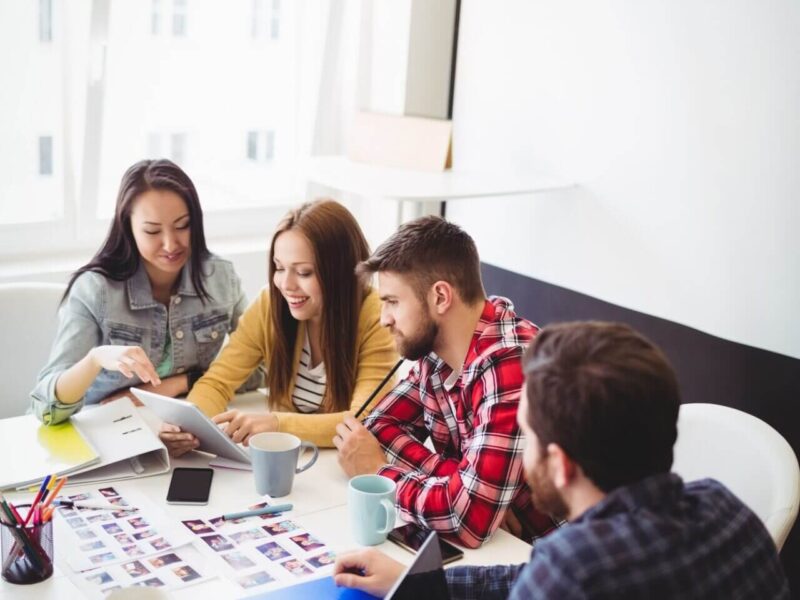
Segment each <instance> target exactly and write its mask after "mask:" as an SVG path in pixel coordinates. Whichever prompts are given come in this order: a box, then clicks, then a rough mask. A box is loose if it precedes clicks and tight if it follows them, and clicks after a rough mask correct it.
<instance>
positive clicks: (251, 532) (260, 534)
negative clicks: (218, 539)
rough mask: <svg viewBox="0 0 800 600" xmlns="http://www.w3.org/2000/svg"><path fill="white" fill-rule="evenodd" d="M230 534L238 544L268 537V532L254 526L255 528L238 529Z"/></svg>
mask: <svg viewBox="0 0 800 600" xmlns="http://www.w3.org/2000/svg"><path fill="white" fill-rule="evenodd" d="M229 535H230V538H231V539H232V540H233V541H234V542H236V543H237V544H241V543H243V542H247V541H251V540H260V539H261V538H265V537H267V534H266V533H264V531H263V530H262V529H259V528H258V527H254V528H253V529H247V530H245V531H237V532H236V533H231V534H229Z"/></svg>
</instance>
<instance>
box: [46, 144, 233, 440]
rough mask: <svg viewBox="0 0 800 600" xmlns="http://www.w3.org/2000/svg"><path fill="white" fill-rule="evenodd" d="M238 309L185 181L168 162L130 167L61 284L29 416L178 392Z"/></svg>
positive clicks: (229, 274)
mask: <svg viewBox="0 0 800 600" xmlns="http://www.w3.org/2000/svg"><path fill="white" fill-rule="evenodd" d="M245 307H246V300H245V296H244V293H243V292H242V289H241V285H240V282H239V278H238V276H237V275H236V273H235V272H234V270H233V266H232V265H231V263H230V262H228V261H225V260H222V259H220V258H218V257H216V256H214V255H212V254H211V253H210V252H209V251H208V248H207V247H206V241H205V236H204V234H203V213H202V211H201V209H200V202H199V200H198V197H197V191H196V190H195V187H194V184H193V183H192V181H191V180H190V179H189V177H188V176H187V175H186V174H185V173H184V172H183V171H182V170H181V169H180V167H178V166H177V165H175V164H174V163H172V162H171V161H168V160H143V161H141V162H138V163H136V164H135V165H133V166H132V167H130V168H129V169H128V170H127V171H126V173H125V175H124V176H123V177H122V182H121V184H120V190H119V194H118V196H117V204H116V210H115V214H114V220H113V222H112V224H111V228H110V230H109V233H108V237H107V238H106V241H105V242H104V244H103V246H102V248H101V249H100V251H99V252H98V253H97V254H96V255H95V257H94V258H93V259H92V260H91V261H90V262H89V263H88V264H86V265H84V266H83V267H81V268H80V269H78V270H77V271H76V272H75V274H74V275H73V276H72V279H71V280H70V282H69V286H68V287H67V291H66V293H65V294H64V300H63V302H62V306H61V308H60V310H59V325H58V332H57V334H56V339H55V341H54V342H53V347H52V349H51V351H50V358H49V361H48V363H47V365H46V366H45V367H44V369H42V371H41V372H40V373H39V377H38V382H37V385H36V387H35V388H34V390H33V392H32V393H31V395H32V401H33V410H34V412H35V414H36V415H37V416H38V417H39V419H41V420H42V421H43V422H44V423H47V424H55V423H59V422H61V421H64V420H66V419H68V418H69V416H70V415H72V414H73V413H75V412H77V411H78V410H80V409H81V407H82V406H83V405H84V404H97V403H99V402H102V401H106V400H112V399H115V398H118V397H120V396H122V395H126V394H127V393H128V388H129V387H131V386H138V387H141V388H143V389H148V390H151V391H155V392H158V393H160V394H164V395H167V396H177V395H180V394H185V393H187V392H188V391H189V389H191V387H192V384H193V383H194V381H196V380H197V379H198V378H199V376H200V375H202V373H203V372H204V371H205V370H206V369H207V368H208V365H209V364H210V363H211V361H212V360H213V359H214V357H215V356H216V354H217V352H218V351H219V349H220V347H221V346H222V342H223V340H224V338H225V334H226V333H228V332H230V331H232V330H233V329H234V328H235V327H236V323H237V321H238V319H239V316H240V315H241V314H242V312H243V311H244V309H245Z"/></svg>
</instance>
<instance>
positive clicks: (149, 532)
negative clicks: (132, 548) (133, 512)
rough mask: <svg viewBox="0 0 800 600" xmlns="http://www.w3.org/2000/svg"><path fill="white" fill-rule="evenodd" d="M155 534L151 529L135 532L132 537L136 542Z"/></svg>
mask: <svg viewBox="0 0 800 600" xmlns="http://www.w3.org/2000/svg"><path fill="white" fill-rule="evenodd" d="M155 534H156V532H155V531H153V530H152V529H145V530H144V531H137V532H136V533H134V534H133V537H135V538H136V539H137V540H143V539H144V538H149V537H152V536H154V535H155Z"/></svg>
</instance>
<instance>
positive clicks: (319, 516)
mask: <svg viewBox="0 0 800 600" xmlns="http://www.w3.org/2000/svg"><path fill="white" fill-rule="evenodd" d="M263 404H264V396H263V394H258V393H255V392H254V393H250V394H245V395H242V396H240V397H238V398H237V399H236V401H235V403H234V404H233V406H235V407H236V408H239V409H241V410H245V411H248V412H250V411H256V410H261V409H263ZM211 458H212V457H211V456H209V455H206V454H201V453H197V452H193V453H190V454H189V455H186V456H183V457H181V458H177V459H173V460H172V465H173V466H174V467H181V466H185V467H204V466H207V465H208V462H209V460H211ZM169 481H170V475H169V473H167V474H163V475H158V476H155V477H143V478H139V479H129V480H125V481H119V482H114V483H112V484H110V485H113V486H114V487H115V488H116V489H117V490H118V491H119V492H120V493H121V494H122V495H125V494H126V493H130V491H132V490H136V491H137V492H138V493H144V494H146V495H147V496H148V498H150V500H151V501H152V502H154V503H155V504H156V505H158V506H159V508H160V509H161V510H162V511H164V512H165V513H166V514H167V515H168V516H169V517H170V518H171V519H174V520H176V521H178V520H184V519H191V518H206V517H216V516H219V515H220V514H222V513H223V512H229V511H236V510H243V509H246V508H247V507H248V506H250V505H253V504H256V503H257V502H259V501H260V500H261V497H260V496H259V495H258V494H257V493H256V490H255V484H254V482H253V476H252V473H250V472H249V471H240V470H233V469H222V468H216V469H215V472H214V481H213V484H212V486H211V496H210V498H209V503H208V505H207V506H179V505H171V504H166V502H165V500H164V499H165V498H166V496H167V488H168V487H169ZM97 487H102V484H92V485H87V486H69V487H68V488H67V491H68V493H69V494H76V493H78V492H79V491H81V490H82V489H94V488H97ZM6 495H7V496H8V497H9V498H10V499H11V500H12V501H15V502H16V501H21V500H22V499H23V498H27V497H28V496H29V495H28V494H19V493H15V494H6ZM283 501H286V502H291V503H292V504H293V505H294V509H293V511H292V512H291V513H290V515H289V516H290V517H291V518H292V519H293V520H296V521H298V523H300V524H302V525H303V526H304V527H306V528H307V529H308V530H309V531H311V532H313V533H314V534H316V535H318V536H320V538H321V539H322V540H323V541H325V542H326V543H327V545H328V546H330V548H331V549H333V550H334V551H335V552H337V553H338V552H341V551H345V550H352V549H356V548H358V545H357V544H356V543H355V542H354V541H353V538H352V536H351V533H350V523H349V517H348V513H347V477H346V476H345V474H344V473H343V472H342V470H341V468H340V467H339V465H338V463H337V460H336V450H333V449H323V450H320V456H319V459H318V460H317V463H316V464H315V465H314V466H313V467H311V469H309V470H308V471H306V472H304V473H300V474H299V475H297V476H296V477H295V480H294V486H293V487H292V493H291V494H290V495H289V496H286V497H285V498H281V502H283ZM398 524H400V521H399V520H398ZM378 548H380V549H381V550H382V551H384V552H386V553H387V554H389V555H390V556H392V557H393V558H395V559H396V560H399V561H401V562H404V563H408V562H409V561H410V560H411V558H412V555H411V554H409V553H408V552H406V551H405V550H403V549H401V548H399V547H398V546H395V545H394V544H392V543H389V542H386V543H384V544H382V545H381V546H379V547H378ZM55 549H56V570H55V573H54V574H53V576H52V577H51V578H50V579H48V580H47V581H45V582H43V583H39V584H35V585H28V586H20V585H13V584H10V583H6V582H5V581H2V580H0V600H6V599H10V598H14V599H17V598H19V599H20V600H28V599H30V600H34V599H37V600H39V599H44V600H49V599H53V600H55V599H58V600H62V599H67V598H80V597H81V594H80V592H79V590H78V589H77V588H76V587H75V586H74V585H73V584H72V583H71V582H70V581H69V579H68V577H67V575H66V574H65V572H64V571H65V570H67V569H69V567H67V566H66V562H65V560H64V555H65V553H66V552H67V551H68V550H69V548H66V547H65V546H64V545H59V543H58V540H57V539H56V540H55ZM530 549H531V548H530V546H529V545H528V544H526V543H524V542H522V541H521V540H519V539H517V538H515V537H514V536H512V535H510V534H509V533H507V532H505V531H497V532H496V533H495V535H494V536H493V538H492V539H491V540H490V541H489V542H488V543H487V544H485V545H484V546H483V547H482V548H480V549H478V550H467V549H465V550H464V558H463V559H462V560H460V561H458V562H456V563H454V565H467V564H473V565H490V564H504V563H519V562H526V561H527V560H528V556H529V553H530ZM251 593H252V592H251ZM233 594H238V596H246V595H248V593H247V592H245V593H243V592H242V591H241V590H240V589H238V588H235V587H234V586H233V585H232V584H231V583H229V582H228V581H227V580H225V579H221V578H217V579H214V580H211V581H208V582H206V583H203V584H198V585H195V586H190V587H187V588H183V589H181V590H176V591H173V592H169V595H170V597H172V598H176V599H186V600H189V599H191V600H196V599H197V598H199V597H202V598H211V597H219V598H229V597H233V596H232V595H233Z"/></svg>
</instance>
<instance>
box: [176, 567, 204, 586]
mask: <svg viewBox="0 0 800 600" xmlns="http://www.w3.org/2000/svg"><path fill="white" fill-rule="evenodd" d="M172 572H173V573H175V575H176V576H177V577H178V579H180V580H181V581H183V582H189V581H194V580H195V579H199V578H200V573H198V572H197V571H195V570H194V569H193V568H192V567H190V566H189V565H182V566H180V567H177V568H175V569H172Z"/></svg>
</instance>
